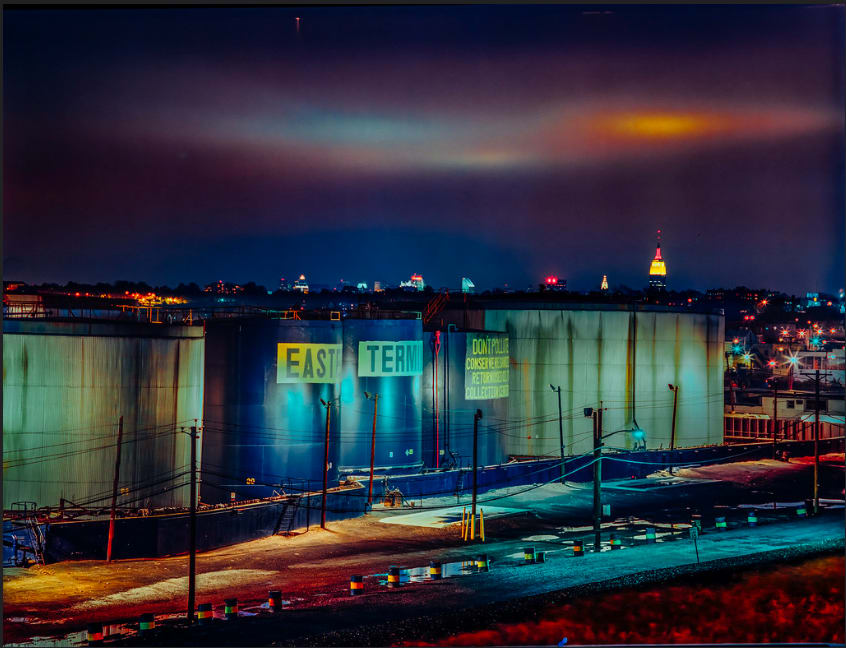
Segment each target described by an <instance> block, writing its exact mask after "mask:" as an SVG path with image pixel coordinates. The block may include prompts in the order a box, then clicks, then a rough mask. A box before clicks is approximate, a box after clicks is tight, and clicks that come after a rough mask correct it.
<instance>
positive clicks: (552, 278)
mask: <svg viewBox="0 0 846 648" xmlns="http://www.w3.org/2000/svg"><path fill="white" fill-rule="evenodd" d="M546 283H548V284H550V285H555V284H557V283H558V277H556V276H554V275H549V276H548V277H547V278H546Z"/></svg>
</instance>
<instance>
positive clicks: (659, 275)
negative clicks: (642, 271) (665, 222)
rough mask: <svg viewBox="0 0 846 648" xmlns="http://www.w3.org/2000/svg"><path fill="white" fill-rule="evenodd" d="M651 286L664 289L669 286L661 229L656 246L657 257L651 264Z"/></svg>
mask: <svg viewBox="0 0 846 648" xmlns="http://www.w3.org/2000/svg"><path fill="white" fill-rule="evenodd" d="M649 287H650V288H657V289H658V290H663V289H665V288H666V287H667V266H666V265H665V264H664V259H663V257H662V256H661V230H658V244H657V246H656V248H655V258H654V259H652V263H651V264H650V266H649Z"/></svg>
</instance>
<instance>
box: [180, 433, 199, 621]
mask: <svg viewBox="0 0 846 648" xmlns="http://www.w3.org/2000/svg"><path fill="white" fill-rule="evenodd" d="M183 431H184V428H183ZM188 524H189V526H188V623H189V624H190V623H193V622H194V598H195V595H196V592H197V426H196V425H193V426H191V508H190V515H189V518H188Z"/></svg>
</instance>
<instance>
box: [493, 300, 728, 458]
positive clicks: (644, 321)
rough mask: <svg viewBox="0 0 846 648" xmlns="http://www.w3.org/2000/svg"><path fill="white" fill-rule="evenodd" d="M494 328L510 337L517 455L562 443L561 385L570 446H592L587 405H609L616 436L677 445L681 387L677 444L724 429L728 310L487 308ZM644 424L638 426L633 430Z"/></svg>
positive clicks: (607, 425) (617, 444) (714, 436)
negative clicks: (675, 401) (672, 434)
mask: <svg viewBox="0 0 846 648" xmlns="http://www.w3.org/2000/svg"><path fill="white" fill-rule="evenodd" d="M484 314H485V328H486V329H488V330H492V331H503V332H505V333H507V334H508V336H509V340H510V361H511V371H510V389H509V395H508V410H507V411H508V419H509V421H511V422H512V425H511V427H510V429H509V434H508V435H505V436H504V437H503V442H504V444H505V454H507V455H510V456H531V457H542V456H546V457H554V456H556V455H558V454H559V453H560V441H559V434H560V433H559V409H558V394H557V392H556V391H555V390H554V389H551V388H550V385H552V386H553V387H554V388H557V387H560V388H561V423H562V427H563V437H564V439H563V440H564V446H565V454H566V455H578V454H581V453H584V452H588V451H590V449H591V448H592V443H593V442H592V422H591V419H590V418H586V417H584V416H583V415H582V412H583V409H584V408H586V407H593V408H598V407H599V406H600V403H602V404H603V406H604V407H605V408H606V409H605V411H604V414H603V432H604V433H605V434H609V433H615V434H616V436H613V437H610V438H609V439H608V441H607V445H608V446H609V447H612V448H622V449H633V448H634V447H635V445H636V444H638V443H640V442H641V440H645V443H646V446H647V447H648V448H657V447H659V446H663V447H665V448H666V447H668V446H669V441H670V432H671V428H672V412H673V391H671V390H670V389H669V387H668V385H670V384H672V385H674V386H678V387H679V398H678V411H677V415H676V436H675V445H676V447H685V446H699V445H707V444H717V443H720V442H721V441H722V438H723V400H722V393H723V382H722V381H723V362H722V355H721V354H722V349H723V334H724V320H723V317H722V316H721V315H717V314H706V313H694V312H678V311H673V310H671V309H669V308H666V307H658V306H654V307H649V306H633V305H622V304H621V305H616V306H615V305H602V306H600V305H588V304H583V305H575V304H573V305H569V304H568V305H567V306H566V307H565V308H562V307H560V306H553V305H549V307H543V308H541V307H539V308H526V309H520V310H518V309H505V308H503V309H496V308H489V309H488V310H486V311H485V313H484ZM635 430H637V434H634V433H633V431H635Z"/></svg>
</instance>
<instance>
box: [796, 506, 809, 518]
mask: <svg viewBox="0 0 846 648" xmlns="http://www.w3.org/2000/svg"><path fill="white" fill-rule="evenodd" d="M796 515H797V516H799V517H801V518H803V517H808V509H807V508H806V507H805V505H804V504H800V505H799V508H797V509H796Z"/></svg>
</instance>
